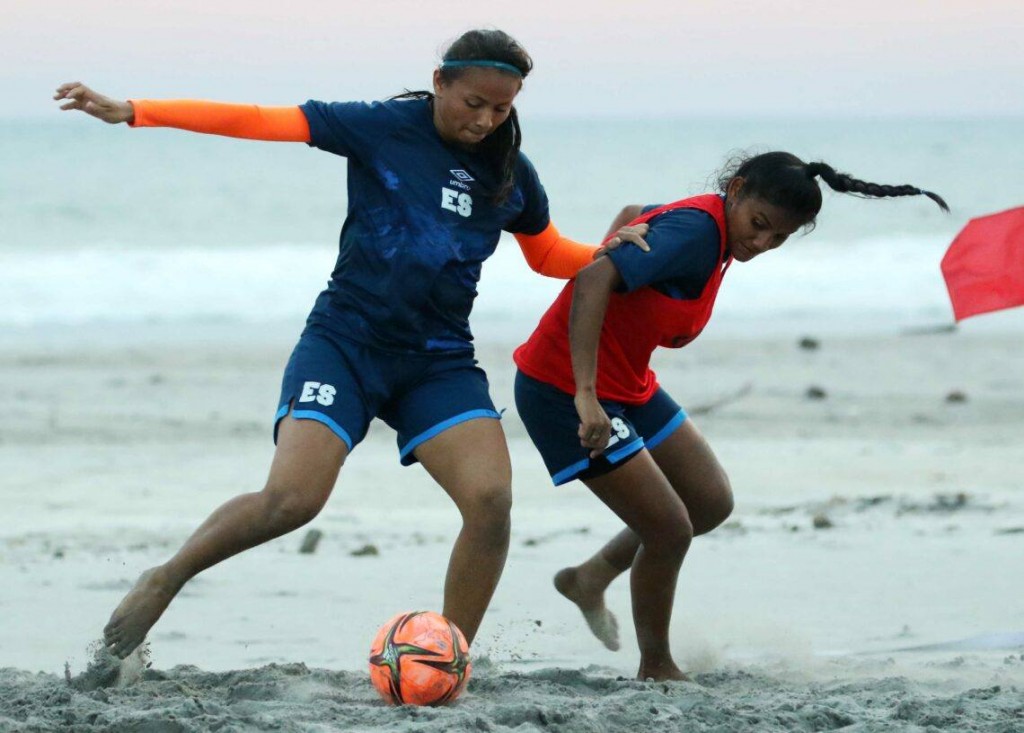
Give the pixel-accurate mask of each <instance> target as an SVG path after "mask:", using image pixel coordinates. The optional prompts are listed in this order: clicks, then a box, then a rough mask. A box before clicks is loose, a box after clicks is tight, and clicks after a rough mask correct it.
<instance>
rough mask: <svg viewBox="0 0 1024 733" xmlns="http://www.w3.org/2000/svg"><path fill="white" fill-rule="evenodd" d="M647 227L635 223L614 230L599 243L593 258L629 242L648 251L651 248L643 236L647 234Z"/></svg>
mask: <svg viewBox="0 0 1024 733" xmlns="http://www.w3.org/2000/svg"><path fill="white" fill-rule="evenodd" d="M649 228H650V227H648V226H647V225H646V224H636V225H635V226H624V227H621V228H620V229H619V231H617V232H615V234H613V235H612V236H610V237H608V239H606V240H604V242H602V243H601V246H600V247H598V248H597V251H596V252H594V259H595V260H596V259H597V258H598V257H600V256H602V255H604V254H607V253H608V252H610V251H612V250H613V249H618V248H619V247H621V246H622V245H623V244H626V243H629V244H634V245H636V246H637V247H639V248H640V249H642V250H643V251H644V252H650V251H651V248H650V246H648V244H647V241H646V240H645V239H644V236H646V234H647V230H648V229H649Z"/></svg>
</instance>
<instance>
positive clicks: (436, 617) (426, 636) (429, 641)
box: [370, 611, 473, 705]
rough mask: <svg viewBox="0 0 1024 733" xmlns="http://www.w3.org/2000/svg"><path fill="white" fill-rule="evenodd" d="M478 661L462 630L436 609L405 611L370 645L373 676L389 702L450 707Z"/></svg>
mask: <svg viewBox="0 0 1024 733" xmlns="http://www.w3.org/2000/svg"><path fill="white" fill-rule="evenodd" d="M472 669H473V665H472V664H470V661H469V645H468V644H467V643H466V637H465V636H463V635H462V632H461V631H460V630H459V628H458V627H457V626H456V625H455V624H454V623H452V622H451V621H449V620H448V619H446V618H445V617H444V616H442V615H441V614H439V613H434V612H433V611H408V612H406V613H400V614H398V615H397V616H395V617H394V618H392V619H389V620H388V621H387V623H385V624H384V625H383V626H381V627H380V630H379V631H378V632H377V636H376V638H374V640H373V645H372V646H371V647H370V680H371V681H372V682H373V686H374V687H375V688H377V692H379V693H380V696H381V697H382V698H384V701H385V702H387V703H388V704H390V705H445V704H447V703H450V702H452V701H453V700H454V699H455V698H457V697H458V696H459V694H460V693H461V692H462V691H463V689H465V687H466V683H467V682H469V675H470V672H471V671H472Z"/></svg>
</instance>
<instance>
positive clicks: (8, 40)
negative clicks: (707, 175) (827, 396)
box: [0, 0, 1024, 118]
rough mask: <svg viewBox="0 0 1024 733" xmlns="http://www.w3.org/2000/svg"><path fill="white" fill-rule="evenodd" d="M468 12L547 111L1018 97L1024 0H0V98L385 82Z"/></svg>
mask: <svg viewBox="0 0 1024 733" xmlns="http://www.w3.org/2000/svg"><path fill="white" fill-rule="evenodd" d="M474 27H497V28H501V29H502V30H505V31H507V32H509V33H511V34H512V35H514V36H515V37H516V38H517V39H518V40H519V41H520V42H521V43H522V45H523V46H524V47H525V48H526V49H527V50H528V51H529V52H530V53H531V55H532V56H533V58H534V62H535V70H534V73H533V74H531V76H530V78H529V79H528V80H527V83H526V87H525V88H524V93H523V94H522V95H521V96H520V99H519V101H518V106H519V107H520V109H521V111H523V112H524V114H525V113H529V114H530V115H532V116H534V117H579V116H584V117H627V118H631V117H639V116H647V117H653V116H657V117H677V116H701V117H736V116H745V117H780V116H784V117H790V116H794V115H807V116H814V117H849V116H857V117H893V116H897V117H898V116H915V117H933V116H938V117H964V116H966V117H988V116H1024V50H1022V48H1021V46H1020V45H1019V44H1020V38H1021V37H1022V36H1024V2H1021V0H976V1H973V2H972V1H971V0H857V1H855V2H833V1H832V0H720V1H717V2H710V1H709V0H662V1H660V2H655V1H650V0H648V1H645V0H634V1H632V2H626V1H625V0H618V1H617V2H604V1H602V0H590V1H589V2H561V1H559V0H546V1H544V0H517V1H514V2H513V1H512V0H506V2H502V3H495V2H473V1H472V0H469V1H467V0H458V1H453V0H447V1H446V0H434V1H433V2H427V1H425V0H393V1H389V0H363V1H362V2H353V1H352V0H333V1H332V2H327V1H326V0H276V1H274V2H267V1H266V0H176V1H175V2H167V0H134V1H132V0H34V1H33V2H27V1H26V0H0V117H3V118H10V117H19V118H26V117H27V118H52V116H53V114H54V110H55V105H54V103H53V102H51V101H50V95H51V94H52V90H53V88H54V87H56V85H57V84H59V83H60V82H63V81H83V82H85V83H87V84H89V85H90V86H92V87H94V88H95V89H97V90H98V91H101V92H103V93H106V94H109V95H111V96H115V97H119V98H126V97H133V96H134V97H197V98H207V99H219V100H225V101H237V102H254V103H261V104H292V103H301V102H303V101H305V100H306V99H308V98H318V99H325V100H347V99H379V98H383V97H386V96H389V95H391V94H393V93H396V92H399V91H401V90H403V89H406V88H413V89H420V88H425V87H426V86H427V85H428V84H429V81H430V72H431V70H432V68H433V67H434V65H435V64H436V63H437V61H438V59H439V55H440V53H441V51H442V50H443V48H444V46H445V43H446V42H447V41H450V40H452V39H454V38H455V37H457V36H458V35H459V34H460V33H461V32H463V31H465V30H467V29H469V28H474Z"/></svg>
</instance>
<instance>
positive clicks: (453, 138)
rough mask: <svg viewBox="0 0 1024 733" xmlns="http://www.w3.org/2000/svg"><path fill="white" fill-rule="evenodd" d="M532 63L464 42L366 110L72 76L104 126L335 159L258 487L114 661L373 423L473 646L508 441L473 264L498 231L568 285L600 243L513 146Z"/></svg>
mask: <svg viewBox="0 0 1024 733" xmlns="http://www.w3.org/2000/svg"><path fill="white" fill-rule="evenodd" d="M531 68H532V61H531V59H530V57H529V55H528V54H527V53H526V52H525V51H524V50H523V48H522V47H521V46H519V44H518V43H517V42H516V41H515V40H514V39H512V38H511V37H509V36H508V35H507V34H505V33H503V32H501V31H497V30H493V31H469V32H467V33H465V34H464V35H462V36H461V37H460V38H459V39H457V40H456V41H455V42H454V43H452V45H451V46H450V47H449V48H448V50H447V51H446V52H445V53H444V55H443V60H442V62H441V64H440V65H439V67H438V68H437V69H436V70H435V71H434V78H433V92H430V93H428V92H421V93H413V94H407V95H402V96H401V97H398V98H394V99H391V100H387V101H385V102H375V103H372V104H366V103H362V102H346V103H330V104H326V103H323V102H316V101H310V102H307V103H306V104H303V105H302V106H300V107H257V106H252V105H229V104H220V103H212V102H198V101H192V100H176V101H156V100H133V101H119V100H114V99H110V98H108V97H105V96H103V95H100V94H97V93H96V92H94V91H93V90H91V89H89V88H88V87H86V86H84V85H82V84H80V83H77V82H74V83H69V84H64V85H61V86H60V87H59V88H58V89H57V93H56V95H55V99H58V100H64V103H63V105H62V107H61V108H62V109H72V110H81V111H83V112H86V113H87V114H90V115H92V116H94V117H97V118H99V119H101V120H104V121H106V122H109V123H121V122H126V123H128V124H130V125H132V126H134V127H145V126H167V127H177V128H181V129H187V130H192V131H196V132H204V133H212V134H219V135H228V136H232V137H244V138H251V139H261V140H279V141H293V142H307V143H309V144H310V145H312V146H314V147H317V148H320V149H321V150H325V151H327V152H331V153H335V154H337V155H340V156H344V157H345V158H346V159H347V161H348V213H347V217H346V219H345V223H344V225H343V227H342V230H341V237H340V252H339V255H338V260H337V264H336V266H335V269H334V272H333V274H332V276H331V280H330V283H329V285H328V287H327V289H326V290H325V291H324V292H322V293H321V294H320V296H319V298H317V300H316V303H315V305H314V307H313V310H312V312H311V313H310V315H309V318H308V321H307V325H306V328H305V330H304V331H303V333H302V336H301V338H300V340H299V343H298V345H297V346H296V347H295V350H294V352H293V353H292V356H291V359H290V361H289V362H288V365H287V367H286V369H285V374H284V380H283V384H282V390H281V398H280V402H279V405H280V408H279V410H278V412H277V416H276V420H275V424H274V427H275V430H274V432H275V440H276V444H277V447H276V451H275V454H274V459H273V463H272V465H271V467H270V475H269V478H268V479H267V483H266V485H265V486H264V488H263V489H262V490H261V491H257V492H254V493H248V494H242V495H240V496H237V497H235V498H233V499H231V500H230V501H228V502H226V503H225V504H223V505H222V506H221V507H219V508H218V509H217V510H215V511H214V512H213V514H211V515H210V516H209V518H208V519H207V520H206V521H205V522H204V523H203V524H202V525H201V526H200V527H199V528H198V529H197V530H196V531H195V533H194V534H193V535H192V536H191V537H190V538H189V539H188V540H187V541H186V542H185V544H184V545H183V546H182V547H181V549H180V550H179V551H178V552H177V553H176V554H175V555H174V556H173V557H172V558H171V559H170V560H169V561H167V562H166V563H164V564H162V565H159V566H157V567H154V568H151V569H149V570H148V571H146V572H145V573H143V574H142V576H141V577H140V578H139V580H138V581H137V582H136V584H135V586H134V587H133V588H132V590H131V591H130V592H129V593H128V595H127V596H126V597H125V598H124V600H123V601H122V602H121V604H120V605H119V606H118V607H117V608H116V609H115V611H114V613H113V615H112V616H111V619H110V622H109V623H108V624H107V626H106V628H105V630H104V638H105V641H106V644H107V646H108V647H109V649H110V650H111V651H112V652H113V653H114V654H115V655H117V656H119V657H122V658H123V657H125V656H127V655H128V654H130V653H131V652H132V651H133V650H134V649H135V648H136V647H138V645H139V644H141V643H142V641H143V640H144V638H145V636H146V634H147V633H148V631H149V629H150V628H151V627H152V626H153V624H155V623H156V621H157V620H158V619H159V618H160V616H161V614H162V613H163V612H164V610H165V609H166V608H167V606H168V604H169V603H170V602H171V600H172V599H173V598H174V597H175V595H177V593H178V592H179V591H180V590H181V588H182V587H183V586H184V585H185V583H186V582H187V581H188V580H189V579H191V578H192V577H194V576H195V575H197V574H198V573H200V572H201V571H203V570H205V569H206V568H209V567H211V566H212V565H214V564H216V563H218V562H220V561H221V560H224V559H226V558H228V557H230V556H232V555H234V554H236V553H239V552H242V551H243V550H246V549H248V548H251V547H253V546H255V545H258V544H260V543H263V542H266V541H268V540H270V539H272V538H274V537H278V536H280V535H282V534H285V533H286V532H289V531H292V530H294V529H296V528H298V527H300V526H302V525H303V524H305V523H307V522H309V521H310V520H311V519H313V517H315V516H316V515H317V513H318V512H319V511H320V510H321V508H323V506H324V504H325V502H326V501H327V498H328V496H329V495H330V493H331V490H332V489H333V487H334V484H335V481H336V480H337V477H338V474H339V471H340V469H341V467H342V465H343V464H344V462H345V459H346V457H347V456H348V454H349V453H350V452H351V451H352V450H353V449H354V448H355V446H356V445H357V444H358V443H359V442H360V441H361V440H362V439H363V437H364V436H365V435H366V431H367V427H368V425H369V423H370V421H371V420H373V419H374V418H376V417H379V418H381V419H382V420H384V421H385V422H386V423H388V424H389V425H390V426H391V427H393V428H394V429H395V430H396V431H397V433H398V448H399V452H400V457H401V461H402V463H403V464H410V463H413V462H417V461H418V462H419V463H422V464H423V466H424V468H426V470H427V471H428V472H429V473H430V475H431V476H432V477H433V478H434V479H435V480H436V481H437V482H438V483H439V484H440V485H441V487H442V488H443V489H444V490H445V491H446V492H447V493H448V495H449V496H450V497H451V499H452V500H453V501H454V503H455V505H456V506H457V507H458V509H459V511H460V513H461V515H462V520H463V524H462V529H461V532H460V533H459V536H458V538H457V540H456V542H455V546H454V548H453V550H452V555H451V560H450V562H449V566H448V573H447V577H446V580H445V589H444V611H443V612H444V614H445V616H447V617H448V618H449V619H451V620H452V621H454V622H455V623H456V624H457V625H458V626H459V627H460V628H461V629H462V631H463V633H465V635H466V638H467V639H468V640H469V641H470V642H472V640H473V638H474V637H475V635H476V633H477V630H478V628H479V625H480V622H481V620H482V618H483V615H484V612H485V610H486V609H487V605H488V603H489V602H490V599H491V596H492V594H493V592H494V589H495V586H496V584H497V582H498V579H499V577H500V575H501V571H502V568H503V567H504V563H505V557H506V554H507V551H508V541H509V510H510V506H511V468H510V463H509V455H508V449H507V446H506V444H505V436H504V433H503V431H502V428H501V424H500V422H499V415H498V413H497V411H496V410H495V409H494V405H493V403H492V402H491V398H490V396H489V394H488V384H487V378H486V376H485V374H484V373H483V371H482V370H481V369H480V368H479V367H478V366H477V365H476V361H475V359H474V358H473V345H472V336H471V334H470V330H469V322H468V317H469V312H470V308H471V306H472V303H473V299H474V298H475V296H476V284H477V281H478V279H479V276H480V268H481V264H482V263H483V261H484V260H485V259H487V257H489V256H490V255H491V253H492V252H493V251H494V249H495V246H496V245H497V243H498V238H499V236H500V234H501V232H502V231H503V230H504V231H508V232H512V233H513V234H515V235H516V238H517V240H518V241H519V243H520V245H521V246H522V248H523V251H524V254H525V255H526V258H527V260H528V261H529V263H530V265H531V267H533V268H534V269H535V270H537V271H539V272H541V273H543V274H546V275H551V276H554V277H562V278H568V277H572V276H573V275H575V273H576V272H577V270H579V269H580V268H581V267H584V266H585V265H587V264H588V263H589V262H590V261H591V260H592V258H593V257H594V255H595V252H596V251H597V250H596V249H595V248H594V247H590V246H588V245H581V244H578V243H576V242H573V241H571V240H568V239H565V238H564V237H561V235H560V234H559V233H558V231H557V229H556V228H555V227H554V225H553V224H552V223H551V220H550V218H549V215H548V203H547V197H546V195H545V193H544V188H543V187H542V186H541V184H540V181H539V180H538V178H537V173H536V171H535V170H534V169H533V166H532V165H531V164H530V162H529V160H527V158H526V157H525V156H524V155H523V154H522V153H521V152H520V151H519V144H520V139H521V135H520V128H519V124H518V120H517V118H516V112H515V108H514V107H513V101H514V100H515V98H516V95H517V94H518V93H519V91H520V89H521V88H522V84H523V79H524V78H525V77H526V75H527V74H528V73H529V72H530V70H531ZM623 238H624V239H631V238H634V235H633V234H625V233H624V235H623ZM639 244H641V246H645V245H643V243H642V241H641V242H639Z"/></svg>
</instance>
